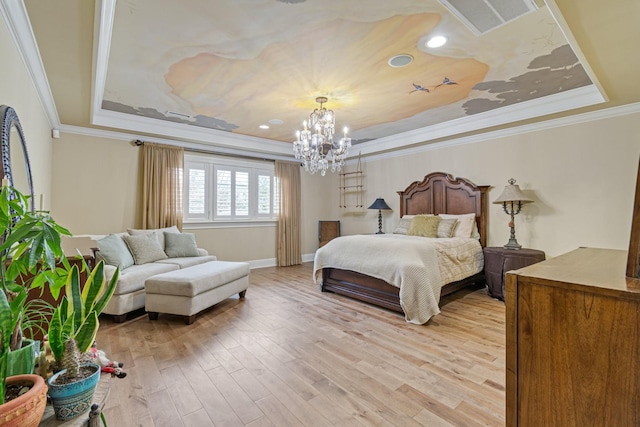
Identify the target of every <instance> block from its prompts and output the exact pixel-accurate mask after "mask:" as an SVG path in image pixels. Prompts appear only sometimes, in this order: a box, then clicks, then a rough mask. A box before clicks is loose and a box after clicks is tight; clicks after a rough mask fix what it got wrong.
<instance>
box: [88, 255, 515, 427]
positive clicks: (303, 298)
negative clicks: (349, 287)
mask: <svg viewBox="0 0 640 427" xmlns="http://www.w3.org/2000/svg"><path fill="white" fill-rule="evenodd" d="M311 271H312V264H310V263H306V264H304V265H302V266H295V267H287V268H275V267H273V268H263V269H257V270H252V271H251V276H250V283H251V284H250V286H249V289H248V291H247V296H246V298H245V299H244V300H239V299H237V297H235V298H232V299H228V300H226V301H224V302H222V303H220V304H218V305H216V306H215V307H213V308H212V309H210V310H208V311H206V312H205V313H202V314H200V315H199V316H198V317H197V319H196V321H195V323H194V324H192V325H189V326H187V325H185V324H184V322H183V319H181V318H178V317H174V316H169V315H160V317H159V319H158V320H157V321H150V320H149V319H148V318H147V317H146V316H141V317H138V318H136V319H133V320H130V321H127V322H125V323H121V324H116V323H114V322H113V321H111V319H109V318H108V317H105V318H104V319H101V325H100V330H99V332H98V339H97V342H98V346H99V347H100V348H101V349H103V350H104V351H105V352H106V353H107V355H108V356H109V357H110V358H111V359H113V360H117V361H121V362H124V364H125V371H126V372H127V374H128V375H127V377H126V378H124V379H117V378H114V379H112V380H111V392H110V396H109V399H108V402H107V405H106V407H105V410H104V414H105V416H106V419H107V423H108V425H109V426H110V427H113V426H116V427H128V426H171V427H176V426H193V427H203V426H221V427H227V426H251V427H258V426H278V427H280V426H362V425H365V426H367V425H384V426H502V425H504V419H505V418H504V413H505V388H504V386H505V307H504V303H502V302H500V301H498V300H494V299H492V298H490V297H488V296H487V295H486V291H485V290H484V289H478V290H475V291H461V292H458V293H457V294H454V295H452V296H451V297H448V298H443V300H442V301H441V307H442V313H441V314H439V315H437V316H435V317H434V318H432V319H431V320H430V321H429V322H428V323H427V324H426V325H413V324H410V323H407V322H405V320H404V318H403V317H402V316H401V315H399V314H396V313H393V312H391V311H387V310H384V309H380V308H376V307H372V306H369V305H367V304H364V303H360V302H357V301H354V300H352V299H349V298H346V297H342V296H339V295H335V294H330V293H321V292H320V291H319V289H318V287H317V286H316V285H314V284H313V281H312V278H311Z"/></svg>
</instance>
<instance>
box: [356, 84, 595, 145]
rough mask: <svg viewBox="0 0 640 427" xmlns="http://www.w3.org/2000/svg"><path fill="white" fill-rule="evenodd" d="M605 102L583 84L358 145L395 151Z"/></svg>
mask: <svg viewBox="0 0 640 427" xmlns="http://www.w3.org/2000/svg"><path fill="white" fill-rule="evenodd" d="M604 101H605V98H604V96H603V95H602V93H601V92H600V91H599V90H598V89H597V88H596V87H595V86H593V85H590V86H584V87H581V88H576V89H573V90H569V91H566V92H561V93H556V94H553V95H549V96H545V97H542V98H537V99H532V100H531V101H525V102H519V103H517V104H514V105H509V106H506V107H500V108H496V109H494V110H491V111H487V112H484V113H478V114H474V115H472V116H465V117H460V118H458V119H454V120H449V121H446V122H442V123H437V124H435V125H431V126H427V127H423V128H420V129H415V130H411V131H408V132H403V133H399V134H396V135H391V136H388V137H385V138H379V139H375V140H373V141H368V142H365V143H363V144H358V145H357V147H360V146H361V150H362V154H363V155H368V154H374V153H378V152H380V151H386V150H396V149H398V147H402V146H407V145H412V144H418V143H424V142H428V141H432V140H435V139H439V138H446V137H450V136H453V135H457V134H461V133H465V132H473V131H480V130H482V129H486V128H489V127H492V126H499V125H504V124H507V123H511V122H517V121H520V120H526V119H531V118H535V117H541V116H544V115H548V114H554V113H559V112H563V111H567V110H571V109H575V108H579V107H585V106H589V105H594V104H599V103H602V102H604Z"/></svg>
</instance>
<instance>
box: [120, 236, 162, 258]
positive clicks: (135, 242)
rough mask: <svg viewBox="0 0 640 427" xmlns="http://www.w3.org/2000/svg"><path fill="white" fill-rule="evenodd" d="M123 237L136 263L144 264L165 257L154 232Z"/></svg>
mask: <svg viewBox="0 0 640 427" xmlns="http://www.w3.org/2000/svg"><path fill="white" fill-rule="evenodd" d="M123 239H124V242H125V243H126V244H127V247H128V248H129V251H131V255H133V260H134V262H135V263H136V264H146V263H148V262H154V261H158V260H160V259H166V258H167V254H165V253H164V251H163V250H162V247H160V242H158V238H157V237H156V234H155V233H146V234H138V235H135V236H124V237H123Z"/></svg>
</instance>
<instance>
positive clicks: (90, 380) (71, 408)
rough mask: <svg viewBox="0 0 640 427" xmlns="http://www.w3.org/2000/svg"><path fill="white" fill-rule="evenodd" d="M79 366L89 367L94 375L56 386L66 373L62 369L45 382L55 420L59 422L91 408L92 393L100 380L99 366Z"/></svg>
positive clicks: (89, 364)
mask: <svg viewBox="0 0 640 427" xmlns="http://www.w3.org/2000/svg"><path fill="white" fill-rule="evenodd" d="M80 366H81V367H85V366H88V367H91V368H93V369H94V373H93V374H92V375H91V376H89V377H86V378H83V379H81V380H78V381H75V382H72V383H68V384H56V380H57V379H58V377H59V376H60V375H62V374H64V373H65V372H66V371H67V370H66V369H63V370H62V371H60V372H58V373H55V374H53V376H52V377H51V378H49V379H48V380H47V385H48V386H49V397H50V398H51V404H52V405H53V410H54V412H55V414H56V418H57V419H59V420H70V419H73V418H75V417H77V416H79V415H80V414H83V413H85V412H87V411H88V410H89V407H90V406H91V399H93V393H94V392H95V390H96V386H97V385H98V381H99V380H100V366H99V365H96V364H93V363H86V364H83V365H80Z"/></svg>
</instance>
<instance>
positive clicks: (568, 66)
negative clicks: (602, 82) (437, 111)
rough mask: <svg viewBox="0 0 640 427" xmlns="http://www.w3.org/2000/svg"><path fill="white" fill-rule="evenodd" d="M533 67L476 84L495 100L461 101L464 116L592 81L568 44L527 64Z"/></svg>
mask: <svg viewBox="0 0 640 427" xmlns="http://www.w3.org/2000/svg"><path fill="white" fill-rule="evenodd" d="M528 68H529V69H531V70H534V71H530V72H528V73H525V74H521V75H519V76H515V77H512V78H510V79H509V80H504V81H489V82H482V83H479V84H477V85H476V86H475V87H474V89H475V90H479V91H486V92H488V93H491V94H494V96H495V98H497V99H487V98H476V99H472V100H469V101H468V102H466V103H464V104H463V105H462V107H463V108H464V109H465V112H466V114H467V115H472V114H478V113H484V112H485V111H489V110H493V109H495V108H499V107H504V106H507V105H513V104H516V103H518V102H523V101H529V100H532V99H536V98H540V97H543V96H547V95H553V94H555V93H560V92H563V91H567V90H571V89H576V88H579V87H582V86H587V85H590V84H592V82H591V79H589V76H588V75H587V73H586V72H585V71H584V68H583V67H582V64H580V62H578V58H577V57H576V55H575V53H574V52H573V50H572V49H571V47H570V46H569V45H564V46H561V47H559V48H557V49H554V50H553V51H552V52H551V53H550V54H549V55H542V56H539V57H537V58H535V59H534V60H533V61H531V64H529V67H528Z"/></svg>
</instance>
